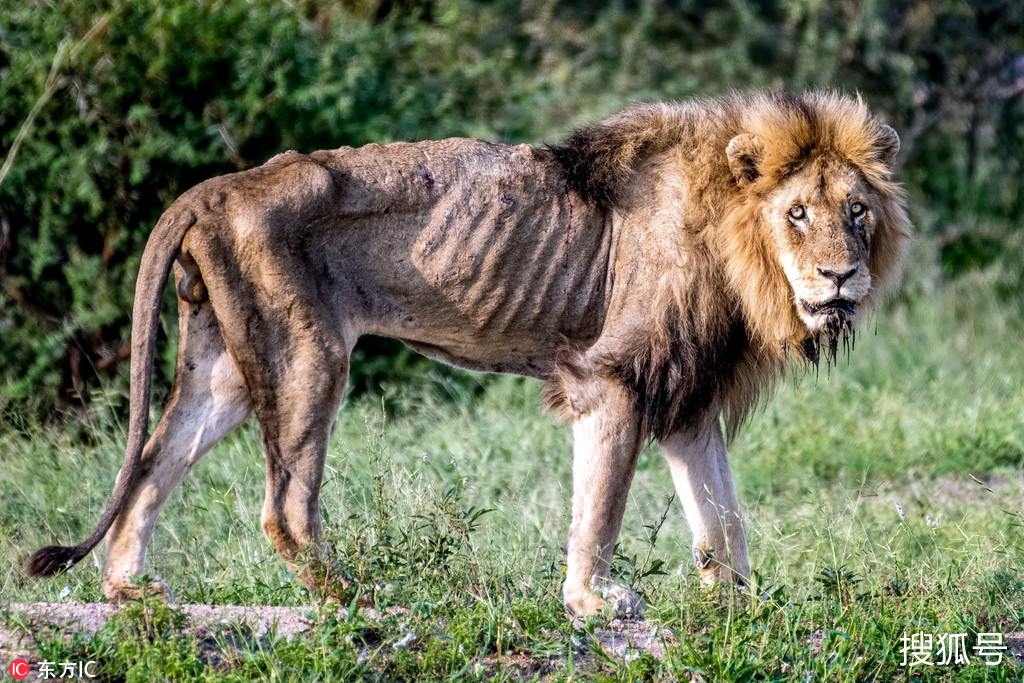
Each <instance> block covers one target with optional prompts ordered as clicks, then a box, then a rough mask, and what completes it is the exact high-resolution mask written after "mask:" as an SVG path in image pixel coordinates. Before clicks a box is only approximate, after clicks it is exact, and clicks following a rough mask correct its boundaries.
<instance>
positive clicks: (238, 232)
mask: <svg viewBox="0 0 1024 683" xmlns="http://www.w3.org/2000/svg"><path fill="white" fill-rule="evenodd" d="M898 150H899V137H898V136H897V134H896V132H895V131H894V130H893V129H892V128H890V127H889V126H887V125H884V124H882V123H881V122H880V121H879V120H878V119H877V118H876V117H875V116H873V115H872V114H871V113H870V112H869V110H868V108H867V107H866V105H865V104H864V103H863V102H861V101H860V99H859V98H858V99H852V98H849V97H845V96H842V95H839V94H835V93H813V92H812V93H807V94H802V95H794V94H782V93H761V94H752V95H747V96H742V95H731V96H727V97H722V98H718V99H702V100H694V101H688V102H682V103H658V104H636V105H633V106H631V107H629V108H627V109H626V110H624V111H623V112H621V113H619V114H617V115H615V116H612V117H611V118H609V119H607V120H605V121H603V122H601V123H598V124H596V125H593V126H592V127H589V128H584V129H581V130H578V131H576V132H575V133H574V134H572V135H571V136H570V137H569V138H568V140H567V141H566V142H565V143H564V144H562V145H560V146H546V147H535V146H530V145H518V146H507V145H501V144H491V143H487V142H482V141H478V140H469V139H448V140H442V141H426V142H418V143H404V142H396V143H393V144H389V145H386V146H380V145H376V144H371V145H367V146H365V147H360V148H357V149H354V148H349V147H343V148H340V149H336V150H332V151H318V152H313V153H311V154H301V153H295V152H286V153H283V154H279V155H277V156H275V157H274V158H272V159H270V160H269V161H268V162H267V163H266V164H264V165H263V166H260V167H258V168H254V169H251V170H247V171H243V172H240V173H234V174H231V175H225V176H222V177H218V178H213V179H211V180H208V181H206V182H203V183H202V184H200V185H198V186H196V187H194V188H193V189H191V190H189V191H188V192H186V193H185V194H184V195H182V196H181V197H180V198H179V199H177V200H176V201H175V202H174V203H173V204H172V205H171V206H170V207H169V208H168V209H167V210H166V212H165V213H164V214H163V216H162V217H161V218H160V220H159V221H158V223H157V224H156V227H155V228H154V230H153V233H152V235H151V236H150V238H149V241H148V243H147V245H146V248H145V251H144V253H143V256H142V261H141V265H140V268H139V275H138V281H137V283H136V292H135V304H134V318H133V328H132V353H131V395H130V398H131V408H130V421H129V427H128V443H127V447H126V452H125V457H124V464H123V467H122V468H121V471H120V474H119V476H118V478H117V483H116V485H115V487H114V491H113V495H112V498H111V500H110V502H109V504H108V505H107V507H106V509H105V511H104V513H103V515H102V518H101V519H100V521H99V523H98V525H97V526H96V528H95V530H94V531H93V532H92V534H91V535H90V536H89V537H88V538H87V539H86V540H85V541H83V542H82V543H80V544H78V545H76V546H73V547H60V546H50V547H47V548H43V549H41V550H39V551H37V552H36V553H35V554H34V555H33V556H32V558H31V559H30V562H29V566H28V571H29V573H30V574H32V575H35V576H43V575H50V574H53V573H55V572H57V571H59V570H61V569H63V568H65V567H68V566H70V565H72V564H74V563H75V562H77V561H79V560H81V559H82V558H83V557H84V556H85V555H86V554H87V553H89V552H90V551H91V550H92V549H93V548H94V547H95V546H96V545H97V544H98V543H99V542H100V540H102V539H103V538H104V537H106V540H107V548H108V557H107V561H106V566H105V568H104V571H103V579H102V580H103V590H104V594H105V595H106V597H107V598H108V599H109V600H111V601H115V602H116V601H119V600H123V599H125V598H130V597H134V596H136V595H137V594H138V592H139V590H140V587H139V586H138V585H137V584H133V582H132V577H136V576H137V575H140V574H142V573H143V563H144V558H145V553H146V547H147V545H148V543H149V540H150V537H151V535H152V532H153V527H154V525H155V523H156V520H157V516H158V515H159V512H160V509H161V507H162V506H163V504H164V502H165V501H166V500H167V497H168V495H169V494H170V492H171V490H172V489H173V488H174V487H175V486H177V485H178V484H179V483H180V482H181V481H182V480H183V479H184V477H185V475H186V474H188V472H189V470H190V469H191V468H192V467H193V466H194V465H195V464H196V462H198V461H199V459H200V458H202V457H203V455H205V454H206V452H207V451H208V450H209V449H210V447H211V446H213V445H214V444H215V443H217V442H218V441H219V440H220V439H222V438H223V437H224V436H225V435H227V434H228V433H229V432H230V431H231V430H233V429H234V428H235V427H237V426H238V425H240V424H241V423H242V422H243V420H245V419H246V417H247V416H248V414H249V413H250V412H251V411H254V412H255V413H256V416H257V418H258V420H259V425H260V429H261V435H262V439H263V446H264V449H265V453H266V467H267V480H266V499H265V502H264V505H263V512H262V516H261V525H262V528H263V530H264V532H265V533H266V535H267V536H268V538H269V539H270V541H271V542H272V543H273V545H274V547H275V549H276V550H277V552H278V553H279V555H280V556H281V558H282V559H283V560H284V561H285V562H286V563H287V564H288V566H289V567H290V568H292V569H293V570H294V571H297V572H298V573H299V576H300V579H301V580H302V581H303V582H304V583H306V584H307V585H308V586H309V587H310V588H311V589H312V590H313V591H316V592H317V593H319V594H328V595H330V594H331V593H332V591H337V590H338V585H339V583H340V585H344V581H343V580H342V577H339V576H337V573H336V572H332V571H331V563H330V559H329V557H328V554H327V550H326V548H324V547H323V546H322V541H321V522H320V512H319V500H318V493H319V489H320V483H321V478H322V476H323V470H324V461H325V457H326V452H327V442H328V437H329V435H330V432H331V428H332V425H333V423H334V420H335V418H336V416H337V413H338V411H339V408H340V405H341V402H342V396H343V394H344V388H345V383H346V377H347V371H348V362H349V355H350V353H351V351H352V348H353V346H354V345H355V343H356V340H357V339H358V338H359V337H360V335H363V334H377V335H385V336H390V337H395V338H397V339H400V340H402V341H403V342H405V343H406V344H407V345H409V346H410V347H412V348H413V349H415V350H417V351H419V352H421V353H423V354H425V355H427V356H429V357H431V358H435V359H439V360H441V361H444V362H447V363H451V364H454V365H458V366H462V367H466V368H472V369H476V370H486V371H492V372H506V373H517V374H520V375H526V376H529V377H535V378H539V379H541V380H543V381H544V382H545V383H546V387H545V403H546V406H547V407H548V408H550V409H552V410H555V411H557V412H558V413H559V414H560V415H561V416H563V417H564V418H566V419H568V420H571V422H572V433H573V437H574V446H573V452H574V456H573V457H574V461H573V495H572V506H571V508H572V516H571V524H570V527H569V533H568V542H567V543H566V545H565V551H566V565H567V568H566V576H565V582H564V587H563V598H564V603H565V606H566V608H567V610H568V612H569V613H571V614H574V615H593V614H597V613H599V612H602V611H609V610H611V611H613V612H615V613H619V614H630V613H635V612H636V611H637V610H638V609H640V607H641V602H640V600H639V598H638V597H637V596H636V595H635V594H634V593H632V592H631V591H629V590H628V589H627V588H626V587H624V586H619V585H616V584H614V583H613V582H612V580H611V578H610V566H611V561H612V552H613V549H614V547H615V543H616V539H617V537H618V534H619V530H620V526H621V522H622V517H623V511H624V508H625V505H626V496H627V492H628V490H629V486H630V481H631V479H632V477H633V473H634V469H635V467H636V462H637V455H638V453H639V451H640V448H641V446H642V445H643V444H644V443H645V442H646V441H647V440H656V441H658V442H659V443H660V445H661V447H662V450H663V452H664V456H665V459H666V461H667V463H668V466H669V470H670V472H671V476H672V479H673V482H674V485H675V487H676V490H677V492H678V496H679V498H680V500H681V502H682V506H683V509H684V512H685V515H686V519H687V521H688V524H689V526H690V529H691V531H692V534H693V546H692V547H693V555H694V560H695V562H696V565H697V568H698V570H699V574H700V577H701V579H702V581H704V582H707V583H715V582H739V583H742V582H743V581H744V579H746V578H747V577H748V576H749V570H750V567H749V562H748V558H747V547H746V541H745V538H744V531H743V522H742V519H741V516H740V506H739V501H738V500H737V496H736V491H735V489H734V486H733V482H732V476H731V473H730V470H729V462H728V459H727V455H726V441H727V438H729V437H731V435H733V434H735V432H736V430H737V429H738V427H739V426H740V425H741V423H742V422H743V421H744V418H745V417H746V416H747V415H748V414H749V413H750V411H751V410H752V409H753V408H754V407H755V406H757V405H758V404H759V403H760V402H761V399H762V397H763V396H764V395H765V394H766V392H767V391H768V390H769V389H770V388H771V387H772V385H773V383H774V380H775V379H776V378H778V377H779V376H780V373H782V372H783V370H784V368H786V367H787V366H790V365H792V364H797V365H800V364H803V365H806V364H808V363H817V362H818V360H819V352H821V351H822V350H823V351H824V354H825V358H826V360H827V361H829V362H831V361H834V359H835V353H836V349H837V345H838V343H839V342H840V341H841V340H844V339H845V338H846V336H847V335H848V334H850V333H852V331H853V329H854V323H855V321H858V320H860V319H861V318H862V317H863V316H864V315H865V314H866V313H867V312H868V311H870V310H871V309H872V308H874V307H875V306H876V305H877V304H878V302H879V301H880V300H881V298H882V297H883V295H884V294H885V292H886V291H888V290H890V289H891V288H892V287H893V286H894V284H895V283H896V282H897V280H898V277H899V272H900V266H901V263H902V261H903V259H904V252H905V249H906V245H907V242H908V238H909V234H910V226H909V222H908V219H907V215H906V212H905V200H904V196H903V193H902V191H901V189H900V187H899V186H898V185H897V184H895V183H894V182H893V181H892V180H891V175H892V171H893V167H894V162H895V159H896V155H897V152H898ZM172 265H173V269H174V273H175V281H176V291H177V300H178V315H179V323H180V327H179V340H178V356H177V367H176V373H175V379H174V384H173V387H172V391H171V395H170V398H169V401H168V403H167V406H166V408H165V410H164V412H163V415H162V417H161V418H160V421H159V423H158V425H157V427H156V429H155V431H154V432H153V434H152V436H151V437H150V438H149V440H148V442H147V441H146V436H147V431H148V415H149V403H150V381H151V375H152V368H153V357H154V344H155V337H156V332H157V325H158V313H159V308H160V301H161V296H162V293H163V290H164V287H165V285H166V282H167V279H168V276H169V271H170V269H171V268H172Z"/></svg>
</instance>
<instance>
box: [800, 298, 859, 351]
mask: <svg viewBox="0 0 1024 683" xmlns="http://www.w3.org/2000/svg"><path fill="white" fill-rule="evenodd" d="M799 312H800V318H801V319H802V320H803V321H804V324H805V325H807V331H808V332H809V333H810V337H808V339H807V340H806V341H804V343H803V350H804V355H805V356H806V357H807V358H808V359H809V360H811V361H812V362H814V363H817V362H818V358H819V350H820V349H821V347H822V345H823V344H822V342H821V339H820V338H821V335H824V336H825V344H827V358H828V359H829V360H830V361H833V360H835V357H836V351H837V350H838V347H839V342H840V340H842V341H843V342H844V344H845V343H846V341H847V339H848V337H849V336H850V335H851V334H852V333H853V321H854V318H855V317H856V315H857V304H856V303H855V302H853V301H850V300H849V299H841V298H836V299H831V300H829V301H826V302H825V303H821V304H812V303H810V302H809V301H806V300H801V301H800V311H799Z"/></svg>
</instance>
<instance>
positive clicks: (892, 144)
mask: <svg viewBox="0 0 1024 683" xmlns="http://www.w3.org/2000/svg"><path fill="white" fill-rule="evenodd" d="M899 151H900V136H899V135H897V134H896V131H894V130H893V129H892V128H891V127H890V126H887V125H885V124H882V126H881V128H880V129H879V131H878V159H879V161H881V162H882V163H883V164H885V165H886V166H888V167H889V168H892V165H893V164H894V163H896V155H897V154H898V153H899Z"/></svg>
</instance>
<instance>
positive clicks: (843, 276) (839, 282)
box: [818, 268, 857, 287]
mask: <svg viewBox="0 0 1024 683" xmlns="http://www.w3.org/2000/svg"><path fill="white" fill-rule="evenodd" d="M856 272H857V269H856V268H850V269H849V270H848V271H846V272H845V273H837V272H836V271H834V270H822V269H821V268H818V274H819V275H821V276H822V277H823V278H826V279H828V280H831V281H832V282H834V283H836V287H842V286H843V283H844V282H846V281H847V280H849V279H850V278H851V277H853V274H854V273H856Z"/></svg>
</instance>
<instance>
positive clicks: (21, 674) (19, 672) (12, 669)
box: [7, 659, 28, 681]
mask: <svg viewBox="0 0 1024 683" xmlns="http://www.w3.org/2000/svg"><path fill="white" fill-rule="evenodd" d="M7 672H8V673H10V674H11V676H13V677H14V678H16V679H18V680H19V681H20V680H21V679H22V678H25V677H26V676H28V662H26V661H25V660H24V659H15V660H14V661H13V662H11V665H10V666H9V667H7Z"/></svg>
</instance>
